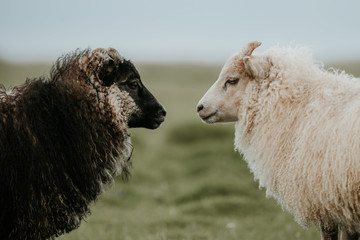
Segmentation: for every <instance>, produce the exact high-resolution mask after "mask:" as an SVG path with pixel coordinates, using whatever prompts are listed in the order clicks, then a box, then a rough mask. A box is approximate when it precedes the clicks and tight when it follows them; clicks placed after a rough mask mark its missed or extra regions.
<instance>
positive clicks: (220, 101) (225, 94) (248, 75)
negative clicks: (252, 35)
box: [197, 42, 261, 123]
mask: <svg viewBox="0 0 360 240" xmlns="http://www.w3.org/2000/svg"><path fill="white" fill-rule="evenodd" d="M260 44H261V43H260V42H251V43H249V44H248V45H247V46H246V47H245V48H244V49H243V50H242V51H240V52H239V53H237V54H235V55H234V56H232V57H231V58H229V60H227V62H226V63H225V65H224V67H223V68H222V70H221V72H220V75H219V78H218V80H217V81H216V82H215V83H214V84H213V85H212V86H211V87H210V89H209V90H208V91H207V92H206V93H205V95H204V96H203V97H202V99H201V100H200V101H199V103H198V105H197V111H198V114H199V117H200V118H201V119H202V120H203V121H204V122H206V123H216V122H235V121H237V120H238V109H239V106H240V104H241V98H242V95H243V94H244V92H245V89H246V86H247V85H248V83H249V81H252V80H254V79H255V78H256V76H254V74H255V73H254V71H257V66H256V65H257V63H255V62H254V61H252V58H253V56H251V54H252V52H253V51H254V49H255V48H257V47H258V46H260Z"/></svg>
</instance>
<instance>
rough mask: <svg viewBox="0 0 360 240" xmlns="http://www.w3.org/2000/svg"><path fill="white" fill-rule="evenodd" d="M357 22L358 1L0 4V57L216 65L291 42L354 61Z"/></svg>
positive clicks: (19, 0)
mask: <svg viewBox="0 0 360 240" xmlns="http://www.w3.org/2000/svg"><path fill="white" fill-rule="evenodd" d="M359 24H360V1H359V0H299V1H295V0H293V1H292V0H266V1H261V0H255V1H253V0H247V1H242V0H237V1H236V0H219V1H212V0H176V1H172V0H118V1H116V0H101V1H99V0H96V1H95V0H61V1H54V0H0V58H2V59H5V60H8V61H20V62H24V61H25V62H31V61H37V62H39V61H55V60H56V58H57V57H59V56H60V55H62V54H64V53H66V52H69V51H73V50H75V49H77V48H80V49H84V48H87V47H91V48H97V47H109V46H112V47H115V48H117V49H118V50H119V52H120V53H121V54H122V55H124V56H125V57H126V58H129V59H132V60H133V61H134V62H135V61H136V62H150V61H156V62H167V61H173V62H174V61H175V62H179V61H180V62H186V61H191V62H223V61H225V60H226V59H227V58H228V57H229V56H230V55H232V54H233V53H234V52H236V51H238V50H240V49H241V48H242V46H243V45H244V44H246V43H247V42H249V41H253V40H258V41H261V42H262V43H263V45H262V47H261V48H260V49H259V50H257V51H260V52H261V51H264V50H265V49H266V48H268V47H270V46H272V45H276V44H280V45H289V44H290V43H291V44H292V45H294V46H297V45H300V46H309V47H310V49H311V51H312V52H313V54H314V56H315V58H317V59H318V60H324V61H329V60H330V61H334V60H345V59H348V58H349V59H360V26H359Z"/></svg>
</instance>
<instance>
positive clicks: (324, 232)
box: [321, 227, 338, 240]
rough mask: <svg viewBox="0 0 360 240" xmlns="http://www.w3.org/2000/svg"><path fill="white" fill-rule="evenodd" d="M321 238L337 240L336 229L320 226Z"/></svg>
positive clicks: (323, 239) (322, 239)
mask: <svg viewBox="0 0 360 240" xmlns="http://www.w3.org/2000/svg"><path fill="white" fill-rule="evenodd" d="M321 240H338V229H337V227H336V228H333V229H330V230H329V229H324V228H321Z"/></svg>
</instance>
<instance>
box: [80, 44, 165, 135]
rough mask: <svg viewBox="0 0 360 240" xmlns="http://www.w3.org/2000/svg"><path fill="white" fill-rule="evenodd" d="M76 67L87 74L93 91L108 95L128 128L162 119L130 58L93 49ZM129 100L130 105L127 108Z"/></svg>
mask: <svg viewBox="0 0 360 240" xmlns="http://www.w3.org/2000/svg"><path fill="white" fill-rule="evenodd" d="M80 67H81V69H83V70H84V71H85V72H86V73H87V74H88V75H89V79H90V81H91V84H92V86H93V87H94V89H95V90H96V92H97V94H98V95H99V93H104V95H108V96H109V97H108V100H107V101H108V102H109V104H110V105H111V106H112V107H113V109H114V112H116V114H117V115H118V114H119V113H120V115H121V116H118V117H117V118H118V119H119V120H121V121H123V120H124V119H125V120H128V126H129V127H144V128H149V129H156V128H158V127H159V126H160V125H161V123H162V122H163V121H164V120H165V115H166V111H165V109H164V108H163V106H162V105H161V104H160V103H159V102H158V101H157V100H156V98H155V97H154V96H153V95H152V94H151V93H150V91H149V90H148V89H147V88H146V87H145V86H144V84H143V83H142V81H141V78H140V74H139V72H138V71H137V69H136V68H135V66H134V65H133V64H132V63H131V61H129V60H126V59H124V58H123V57H122V56H121V55H120V54H119V53H118V51H117V50H116V49H114V48H108V49H104V48H97V49H95V50H93V51H92V53H91V54H90V55H85V56H83V57H82V58H81V59H80ZM100 98H101V97H100ZM129 98H130V99H131V101H130V102H129ZM99 101H101V99H100V100H99ZM128 102H129V103H128ZM131 102H133V103H134V104H133V105H134V106H130V107H129V105H131ZM124 105H127V107H126V108H125V109H126V110H127V112H126V113H121V110H123V109H124V107H123V106H124ZM129 109H130V110H129ZM126 115H129V116H128V117H127V116H126Z"/></svg>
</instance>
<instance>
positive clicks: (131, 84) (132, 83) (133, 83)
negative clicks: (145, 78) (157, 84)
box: [128, 82, 139, 89]
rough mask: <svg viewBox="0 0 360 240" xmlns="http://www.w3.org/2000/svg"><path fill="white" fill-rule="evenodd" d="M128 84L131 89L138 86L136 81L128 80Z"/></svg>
mask: <svg viewBox="0 0 360 240" xmlns="http://www.w3.org/2000/svg"><path fill="white" fill-rule="evenodd" d="M128 86H129V88H131V89H136V88H137V87H138V86H139V83H138V82H129V83H128Z"/></svg>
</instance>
